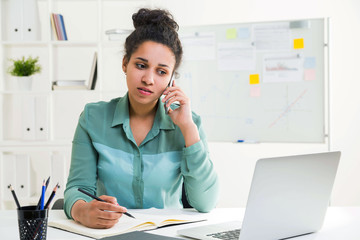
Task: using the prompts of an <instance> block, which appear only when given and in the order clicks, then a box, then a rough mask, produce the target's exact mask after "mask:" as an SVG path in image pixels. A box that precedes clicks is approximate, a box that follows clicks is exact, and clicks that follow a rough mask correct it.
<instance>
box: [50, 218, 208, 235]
mask: <svg viewBox="0 0 360 240" xmlns="http://www.w3.org/2000/svg"><path fill="white" fill-rule="evenodd" d="M131 214H132V215H133V216H135V218H131V217H128V216H126V215H123V216H122V217H121V218H120V219H119V222H118V223H116V224H115V225H114V226H113V227H112V228H109V229H93V228H88V227H85V226H84V225H81V224H80V223H78V222H75V221H74V220H71V219H54V220H51V219H50V220H49V223H48V225H49V226H50V227H54V228H58V229H62V230H65V231H69V232H73V233H77V234H80V235H84V236H87V237H91V238H95V239H101V238H104V237H110V236H115V235H119V234H123V233H128V232H134V231H145V230H153V229H156V228H160V227H166V226H172V225H179V224H185V223H194V222H200V221H205V220H206V219H205V218H204V216H201V215H198V214H196V215H157V214H143V213H133V212H131Z"/></svg>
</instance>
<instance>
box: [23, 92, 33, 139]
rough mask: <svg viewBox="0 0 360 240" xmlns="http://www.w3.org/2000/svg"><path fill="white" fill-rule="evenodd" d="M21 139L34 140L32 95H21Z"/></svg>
mask: <svg viewBox="0 0 360 240" xmlns="http://www.w3.org/2000/svg"><path fill="white" fill-rule="evenodd" d="M22 135H23V140H35V100H34V97H33V96H25V95H24V96H22Z"/></svg>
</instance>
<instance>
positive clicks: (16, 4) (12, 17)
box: [7, 0, 41, 41]
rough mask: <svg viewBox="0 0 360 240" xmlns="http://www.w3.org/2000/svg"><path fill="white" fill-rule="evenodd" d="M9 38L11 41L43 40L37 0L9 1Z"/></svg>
mask: <svg viewBox="0 0 360 240" xmlns="http://www.w3.org/2000/svg"><path fill="white" fill-rule="evenodd" d="M7 24H8V25H9V28H8V37H9V40H10V41H22V40H26V41H36V40H40V39H41V29H40V19H39V9H38V5H37V1H36V0H11V1H9V22H8V23H7Z"/></svg>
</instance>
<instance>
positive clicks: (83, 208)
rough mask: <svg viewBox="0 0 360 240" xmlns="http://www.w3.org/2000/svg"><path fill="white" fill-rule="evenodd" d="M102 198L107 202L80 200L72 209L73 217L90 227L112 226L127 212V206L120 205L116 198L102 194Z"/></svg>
mask: <svg viewBox="0 0 360 240" xmlns="http://www.w3.org/2000/svg"><path fill="white" fill-rule="evenodd" d="M100 198H101V199H103V200H105V201H106V202H101V201H98V200H93V201H91V202H85V201H84V200H78V201H76V202H75V203H74V205H73V207H72V209H71V216H72V218H73V219H74V220H75V221H77V222H80V223H81V224H82V225H84V226H87V227H90V228H111V227H112V226H114V225H115V224H116V223H117V222H118V221H119V218H120V217H121V216H122V214H123V213H125V212H127V209H126V208H125V207H121V206H119V204H118V203H117V201H116V198H114V197H111V196H106V195H102V196H100Z"/></svg>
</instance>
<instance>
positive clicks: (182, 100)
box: [162, 80, 193, 128]
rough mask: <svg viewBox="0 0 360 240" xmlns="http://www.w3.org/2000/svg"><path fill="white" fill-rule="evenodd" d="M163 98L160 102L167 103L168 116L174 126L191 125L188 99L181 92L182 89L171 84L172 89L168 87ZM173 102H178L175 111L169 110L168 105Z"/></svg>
mask: <svg viewBox="0 0 360 240" xmlns="http://www.w3.org/2000/svg"><path fill="white" fill-rule="evenodd" d="M163 94H164V95H165V97H164V98H163V99H162V102H164V103H165V102H166V101H168V102H167V105H166V107H169V116H170V117H171V119H172V121H173V122H174V124H176V125H177V126H179V127H180V128H181V127H182V126H185V125H187V124H191V123H193V120H192V114H191V107H190V99H189V98H188V97H187V96H186V94H185V93H184V92H183V91H182V89H181V88H180V87H179V86H177V85H176V84H175V80H174V82H173V86H172V87H168V88H167V89H166V90H165V91H164V93H163ZM174 102H179V104H180V106H179V107H178V108H176V109H175V110H172V109H171V108H170V105H171V104H173V103H174Z"/></svg>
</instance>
